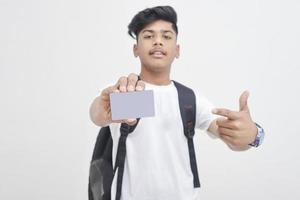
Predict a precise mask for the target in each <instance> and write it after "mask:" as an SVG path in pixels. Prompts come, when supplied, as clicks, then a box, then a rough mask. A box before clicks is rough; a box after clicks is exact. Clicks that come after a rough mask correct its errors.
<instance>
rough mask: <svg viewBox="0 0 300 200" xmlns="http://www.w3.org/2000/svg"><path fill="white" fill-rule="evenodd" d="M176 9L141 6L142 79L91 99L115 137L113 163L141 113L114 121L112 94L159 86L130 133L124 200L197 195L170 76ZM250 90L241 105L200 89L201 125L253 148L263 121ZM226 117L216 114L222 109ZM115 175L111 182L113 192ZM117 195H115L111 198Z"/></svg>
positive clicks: (137, 24)
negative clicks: (231, 106)
mask: <svg viewBox="0 0 300 200" xmlns="http://www.w3.org/2000/svg"><path fill="white" fill-rule="evenodd" d="M176 23H177V15H176V12H175V11H174V9H173V8H172V7H170V6H158V7H154V8H149V9H145V10H143V11H141V12H139V13H138V14H137V15H136V16H134V18H133V19H132V21H131V23H130V24H129V26H128V28H129V31H128V33H129V35H130V36H132V37H133V38H136V44H134V46H133V53H134V56H135V57H139V59H140V62H141V71H140V74H139V76H140V79H141V80H138V76H137V75H136V74H130V75H129V76H124V77H121V78H119V80H118V81H117V83H116V84H115V85H113V86H110V87H107V88H106V89H104V90H103V91H102V93H101V95H100V96H99V97H97V98H96V99H95V100H94V102H93V103H92V105H91V108H90V116H91V120H92V121H93V122H94V123H95V124H96V125H98V126H110V130H111V134H112V138H113V163H114V160H115V158H116V152H117V145H118V139H119V136H120V130H119V129H120V123H121V122H125V123H128V124H130V125H134V124H135V123H136V122H137V120H136V119H127V120H123V121H112V119H111V110H110V103H109V94H110V93H113V92H130V91H135V90H137V91H140V90H144V89H151V90H153V91H154V101H155V117H149V118H143V119H141V120H140V121H139V123H138V125H137V127H136V129H135V131H134V132H133V133H132V134H130V135H129V136H128V138H127V143H126V144H127V146H126V149H127V153H126V160H125V170H124V175H123V184H122V193H121V194H122V196H121V199H123V200H129V199H130V200H143V199H147V200H150V199H155V200H183V199H187V200H192V199H198V198H199V197H198V192H199V188H197V187H196V188H195V187H194V185H193V174H192V172H191V167H190V161H189V152H188V151H189V150H188V146H187V139H186V137H185V136H184V133H183V128H182V121H181V115H180V110H179V104H178V94H177V90H176V88H175V86H174V83H173V82H172V81H171V79H170V70H171V64H172V62H173V60H174V58H178V57H179V54H180V47H179V45H178V44H177V34H178V29H177V25H176ZM248 96H249V93H248V92H244V93H243V94H242V95H241V96H240V100H239V103H240V110H239V111H231V110H228V109H221V108H220V109H213V105H212V104H211V103H210V102H209V101H208V100H207V99H206V98H205V97H203V96H202V95H201V94H199V93H197V92H196V125H195V127H196V128H200V129H202V130H207V131H208V132H209V133H210V134H212V135H214V136H216V137H218V138H220V139H221V140H223V141H224V142H225V143H226V144H227V145H228V146H229V147H230V148H231V149H232V150H237V151H240V150H246V149H249V148H250V146H249V144H251V143H253V142H254V141H256V136H257V132H258V127H257V126H256V124H255V123H254V122H253V121H252V119H251V116H250V112H249V108H248V106H247V98H248ZM214 114H217V115H221V116H222V117H219V118H218V117H216V116H217V115H214ZM115 184H116V181H115V178H114V181H113V184H112V197H114V190H115V187H116V186H115ZM112 199H114V198H112Z"/></svg>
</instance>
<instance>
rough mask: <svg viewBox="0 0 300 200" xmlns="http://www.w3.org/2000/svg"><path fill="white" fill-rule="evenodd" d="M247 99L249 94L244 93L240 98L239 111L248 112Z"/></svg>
mask: <svg viewBox="0 0 300 200" xmlns="http://www.w3.org/2000/svg"><path fill="white" fill-rule="evenodd" d="M248 97H249V92H248V91H244V92H243V93H242V94H241V96H240V100H239V101H240V111H249V108H248V104H247V101H248Z"/></svg>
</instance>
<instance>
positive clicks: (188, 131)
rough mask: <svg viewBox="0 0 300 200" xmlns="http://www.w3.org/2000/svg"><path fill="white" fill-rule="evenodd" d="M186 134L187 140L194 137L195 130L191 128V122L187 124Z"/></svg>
mask: <svg viewBox="0 0 300 200" xmlns="http://www.w3.org/2000/svg"><path fill="white" fill-rule="evenodd" d="M186 133H187V137H188V138H193V137H194V135H195V129H194V126H193V122H192V121H190V122H187V127H186Z"/></svg>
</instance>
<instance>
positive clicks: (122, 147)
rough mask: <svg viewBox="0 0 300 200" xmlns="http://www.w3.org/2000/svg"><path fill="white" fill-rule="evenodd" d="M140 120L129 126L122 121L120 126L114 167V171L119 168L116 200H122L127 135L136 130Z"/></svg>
mask: <svg viewBox="0 0 300 200" xmlns="http://www.w3.org/2000/svg"><path fill="white" fill-rule="evenodd" d="M139 120H140V119H139V118H138V119H137V123H136V124H135V125H133V126H129V125H128V124H126V123H122V124H121V127H120V132H121V135H120V138H119V143H118V151H117V156H116V162H115V167H114V173H115V172H116V170H117V169H118V176H117V191H116V200H120V198H121V191H122V182H123V173H124V164H125V157H126V139H127V136H128V135H129V134H130V133H132V132H133V131H134V129H135V128H136V126H137V124H138V123H139Z"/></svg>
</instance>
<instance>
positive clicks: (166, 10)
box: [128, 6, 178, 39]
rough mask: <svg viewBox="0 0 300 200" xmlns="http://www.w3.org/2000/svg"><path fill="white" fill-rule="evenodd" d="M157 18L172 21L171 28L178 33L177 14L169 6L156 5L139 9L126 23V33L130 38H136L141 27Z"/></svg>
mask: <svg viewBox="0 0 300 200" xmlns="http://www.w3.org/2000/svg"><path fill="white" fill-rule="evenodd" d="M157 20H164V21H167V22H170V23H172V28H173V30H174V31H175V33H176V35H177V34H178V28H177V14H176V11H175V10H174V9H173V8H172V7H171V6H156V7H153V8H147V9H145V10H142V11H140V12H139V13H137V14H136V15H135V16H134V17H133V18H132V20H131V22H130V24H129V25H128V34H129V35H130V36H131V37H132V38H134V39H137V38H138V35H139V33H140V31H141V30H142V29H143V28H145V27H146V26H147V25H149V24H150V23H152V22H154V21H157Z"/></svg>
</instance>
